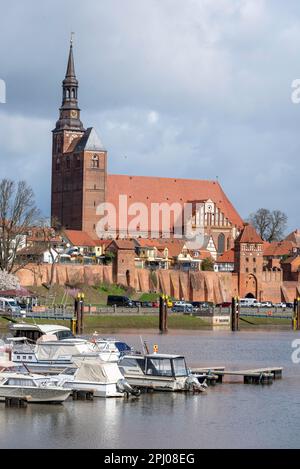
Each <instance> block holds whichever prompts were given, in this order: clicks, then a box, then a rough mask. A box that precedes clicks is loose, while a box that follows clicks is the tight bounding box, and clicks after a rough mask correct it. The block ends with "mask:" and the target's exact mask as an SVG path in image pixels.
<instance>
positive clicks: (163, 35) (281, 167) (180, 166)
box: [0, 0, 300, 229]
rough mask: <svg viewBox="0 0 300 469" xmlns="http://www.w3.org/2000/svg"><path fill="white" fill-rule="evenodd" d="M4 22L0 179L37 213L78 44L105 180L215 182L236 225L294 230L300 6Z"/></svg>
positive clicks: (83, 98)
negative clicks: (294, 93) (265, 212)
mask: <svg viewBox="0 0 300 469" xmlns="http://www.w3.org/2000/svg"><path fill="white" fill-rule="evenodd" d="M0 11H1V17H2V24H1V30H0V56H1V68H0V78H2V79H5V80H6V83H7V99H8V102H7V104H6V105H1V104H0V159H1V163H2V171H1V175H2V176H3V175H11V176H12V177H16V178H17V177H18V178H19V177H26V178H27V179H28V181H29V182H30V183H31V184H32V185H33V187H34V189H35V192H36V195H37V199H38V202H39V204H40V206H41V207H42V209H43V211H44V212H45V213H48V212H49V203H50V202H49V201H50V196H49V191H50V173H49V171H50V164H51V133H50V131H51V129H52V128H53V127H54V124H55V121H56V119H57V116H58V107H59V105H60V102H61V81H62V79H63V77H64V73H65V68H66V61H67V54H68V41H69V36H70V32H71V31H72V30H73V31H75V32H76V36H75V62H76V71H77V75H78V78H79V81H80V94H79V98H80V105H81V108H82V119H83V122H84V124H85V125H86V126H90V125H93V126H95V127H96V128H97V131H98V133H99V134H100V136H101V138H102V140H103V141H104V143H105V145H106V148H107V149H108V151H109V161H110V163H109V164H110V171H111V172H115V173H134V174H149V175H150V174H151V175H161V176H175V177H180V176H181V177H191V178H194V177H197V178H198V177H199V178H201V179H205V178H207V179H210V178H213V179H215V177H216V176H218V177H219V180H220V182H221V183H222V185H223V187H224V190H225V191H226V193H227V194H228V196H229V198H230V199H231V200H232V202H233V203H234V205H235V206H236V208H237V210H238V211H239V212H240V213H241V215H242V216H244V217H246V216H247V215H248V214H249V212H251V211H253V210H255V209H256V208H259V207H264V206H265V207H268V208H271V209H273V208H280V209H282V210H284V211H286V212H287V213H288V216H289V224H290V228H291V229H292V228H294V227H297V226H299V225H300V222H299V215H298V213H297V210H296V209H295V207H297V206H298V203H299V198H300V189H299V184H298V181H297V180H296V178H297V173H298V172H299V166H300V164H299V153H300V136H299V130H298V129H299V124H300V105H298V106H296V105H293V104H292V103H291V100H290V94H291V82H292V80H294V79H295V78H299V77H300V58H299V50H298V46H297V44H299V39H300V4H299V2H297V1H296V0H290V1H289V2H288V3H287V4H285V3H284V2H281V1H280V0H232V1H230V2H228V1H226V0H218V2H214V1H211V0H210V1H209V0H186V1H184V2H182V1H181V0H164V1H161V0H148V1H147V2H141V1H139V0H110V1H109V2H108V1H103V0H101V1H99V0H89V1H88V2H85V3H83V2H80V1H79V0H76V1H75V0H72V1H71V0H64V1H63V2H61V1H59V0H52V1H51V2H50V1H49V0H44V1H43V2H36V0H27V1H26V2H24V1H21V0H14V2H11V4H9V3H7V2H4V0H0ZM151 112H156V113H157V114H158V115H159V119H158V121H157V122H155V123H149V119H148V116H149V113H151ZM125 156H126V158H125Z"/></svg>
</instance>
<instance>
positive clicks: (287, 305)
mask: <svg viewBox="0 0 300 469" xmlns="http://www.w3.org/2000/svg"><path fill="white" fill-rule="evenodd" d="M286 307H287V308H294V303H286Z"/></svg>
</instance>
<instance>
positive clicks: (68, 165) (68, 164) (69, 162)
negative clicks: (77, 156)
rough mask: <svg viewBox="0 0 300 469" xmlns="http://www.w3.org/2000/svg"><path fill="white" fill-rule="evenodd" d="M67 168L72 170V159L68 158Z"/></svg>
mask: <svg viewBox="0 0 300 469" xmlns="http://www.w3.org/2000/svg"><path fill="white" fill-rule="evenodd" d="M66 167H67V169H70V168H71V160H70V157H69V156H67V160H66Z"/></svg>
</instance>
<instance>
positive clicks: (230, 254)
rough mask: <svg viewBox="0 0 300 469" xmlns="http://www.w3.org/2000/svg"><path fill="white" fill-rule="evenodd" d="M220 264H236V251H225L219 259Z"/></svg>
mask: <svg viewBox="0 0 300 469" xmlns="http://www.w3.org/2000/svg"><path fill="white" fill-rule="evenodd" d="M217 263H218V264H223V263H224V264H225V263H226V264H233V263H234V249H233V248H232V249H229V250H228V251H225V252H224V253H223V254H222V255H221V256H219V257H218V259H217Z"/></svg>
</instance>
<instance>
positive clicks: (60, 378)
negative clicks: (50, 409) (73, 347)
mask: <svg viewBox="0 0 300 469" xmlns="http://www.w3.org/2000/svg"><path fill="white" fill-rule="evenodd" d="M51 381H54V382H56V383H57V384H59V385H60V386H64V387H67V388H70V389H72V390H74V391H89V392H91V393H93V395H94V397H124V396H126V395H129V394H132V395H135V396H137V395H139V391H137V390H134V389H133V388H132V387H131V386H130V385H129V383H128V382H127V380H126V379H124V376H123V375H122V373H121V371H120V369H119V367H118V364H117V363H114V362H101V361H99V360H97V359H91V358H85V359H79V360H74V363H73V367H70V368H67V369H66V370H64V371H63V372H62V373H60V374H59V375H57V376H51Z"/></svg>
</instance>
